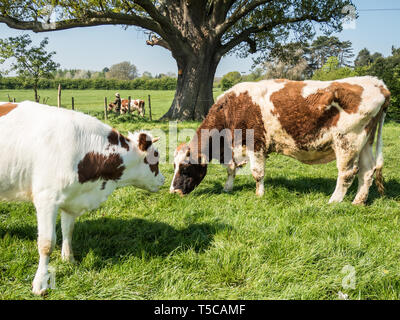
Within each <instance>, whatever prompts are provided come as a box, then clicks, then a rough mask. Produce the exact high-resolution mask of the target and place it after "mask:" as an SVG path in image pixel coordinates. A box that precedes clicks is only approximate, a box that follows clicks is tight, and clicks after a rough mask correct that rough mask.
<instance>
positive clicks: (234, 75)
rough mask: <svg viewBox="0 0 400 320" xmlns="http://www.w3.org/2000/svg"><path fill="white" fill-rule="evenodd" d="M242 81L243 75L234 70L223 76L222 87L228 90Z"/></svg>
mask: <svg viewBox="0 0 400 320" xmlns="http://www.w3.org/2000/svg"><path fill="white" fill-rule="evenodd" d="M241 81H242V75H241V74H240V72H238V71H232V72H229V73H227V74H226V75H224V76H223V77H222V80H221V89H222V90H223V91H226V90H228V89H230V88H232V87H233V86H234V85H235V84H237V83H239V82H241Z"/></svg>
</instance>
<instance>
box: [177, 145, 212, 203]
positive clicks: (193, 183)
mask: <svg viewBox="0 0 400 320" xmlns="http://www.w3.org/2000/svg"><path fill="white" fill-rule="evenodd" d="M196 154H197V153H196ZM174 169H175V172H174V178H173V179H172V183H171V188H170V192H171V193H179V194H180V195H181V196H184V195H187V194H189V193H190V192H192V191H193V190H194V189H195V188H196V187H197V186H198V185H199V184H200V183H201V181H203V179H204V177H205V176H206V174H207V163H206V161H205V160H204V158H203V157H201V156H195V155H192V154H191V152H190V147H189V145H188V144H181V145H180V146H179V147H178V148H176V150H175V158H174Z"/></svg>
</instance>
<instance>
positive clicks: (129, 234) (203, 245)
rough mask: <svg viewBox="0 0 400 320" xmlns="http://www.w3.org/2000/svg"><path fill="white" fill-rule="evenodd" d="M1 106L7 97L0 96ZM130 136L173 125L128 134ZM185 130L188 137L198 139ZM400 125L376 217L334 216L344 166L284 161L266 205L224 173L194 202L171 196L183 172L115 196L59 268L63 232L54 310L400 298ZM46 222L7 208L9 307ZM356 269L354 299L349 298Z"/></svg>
mask: <svg viewBox="0 0 400 320" xmlns="http://www.w3.org/2000/svg"><path fill="white" fill-rule="evenodd" d="M0 100H1V96H0ZM111 123H112V124H113V125H114V126H115V127H116V128H117V129H120V130H121V131H123V132H125V131H127V130H136V129H138V128H147V129H151V128H156V127H157V128H159V127H160V128H162V129H163V130H167V128H168V127H167V124H166V123H157V122H148V121H145V122H129V121H125V122H122V119H120V118H119V119H114V118H113V119H111ZM197 125H198V123H181V124H179V128H196V127H197ZM399 136H400V125H398V124H394V123H389V124H387V125H386V127H385V131H384V139H385V149H384V151H385V162H386V164H385V169H384V175H385V178H386V187H387V194H386V196H385V197H384V198H381V197H379V195H378V193H377V190H376V187H375V186H373V187H372V190H371V194H370V198H369V202H368V205H367V206H365V207H355V206H352V205H351V201H352V200H353V198H354V196H355V193H356V183H355V184H354V185H353V186H352V188H351V189H350V191H349V194H348V195H347V197H346V199H345V202H344V203H342V204H337V205H328V200H329V197H330V195H331V193H332V192H333V190H334V188H335V182H336V181H335V180H336V175H337V172H336V167H335V163H331V164H329V165H322V166H307V165H303V164H301V163H299V162H297V161H295V160H292V159H290V158H286V157H283V156H278V155H273V156H271V157H270V159H269V160H268V161H267V171H266V177H265V185H266V194H265V196H264V197H263V198H257V197H256V196H255V183H254V181H253V178H252V177H251V176H247V175H240V176H238V177H237V180H236V185H235V188H234V191H233V193H231V194H225V193H223V192H222V188H223V185H224V182H225V179H226V173H225V170H224V169H223V168H222V167H221V166H219V165H210V171H209V173H208V175H207V177H206V178H205V180H204V181H203V183H202V184H201V185H200V186H199V187H198V188H197V189H196V190H195V192H193V193H192V194H191V195H189V196H187V197H185V198H183V199H182V198H180V197H178V196H177V195H171V194H169V193H168V189H169V183H170V182H171V179H172V175H173V166H172V165H170V164H165V165H162V166H161V170H162V172H163V173H164V174H165V176H166V178H167V182H166V185H165V186H164V187H163V188H162V190H161V191H160V192H159V193H156V194H149V193H147V192H144V191H141V190H137V189H135V188H133V187H128V188H123V189H119V190H116V191H115V192H114V193H113V194H112V196H110V198H109V200H108V201H107V202H105V203H104V204H103V205H102V206H101V207H100V208H99V209H98V210H96V211H92V212H88V213H87V214H85V215H83V216H82V217H80V218H79V219H78V220H77V224H76V228H75V232H74V239H73V247H74V251H75V257H76V259H77V261H78V263H77V264H76V265H70V264H67V263H63V262H62V261H61V259H60V245H61V240H60V239H61V232H60V222H59V221H58V224H57V237H58V240H57V246H56V250H55V252H54V253H53V255H52V258H51V262H50V265H51V266H52V267H53V268H55V270H56V289H54V290H51V291H50V292H49V295H48V296H47V298H44V299H337V298H338V292H339V291H341V292H343V293H345V294H348V295H349V298H350V299H399V298H400V263H399V261H400V225H399V223H400V222H399V217H400V207H399V201H400V170H399V167H398V165H399V162H398V154H400V145H399V144H398V139H399ZM36 234H37V231H36V216H35V211H34V208H33V206H32V205H31V204H29V203H4V202H3V203H0V299H43V298H38V297H35V296H33V295H32V294H31V291H30V290H31V282H32V280H33V277H34V274H35V271H36V267H37V263H38V254H37V249H36ZM348 265H349V266H353V267H354V268H355V272H356V274H355V289H351V288H343V287H342V281H343V279H344V278H345V277H346V276H347V275H348V273H347V274H346V273H342V269H343V268H344V267H345V266H348Z"/></svg>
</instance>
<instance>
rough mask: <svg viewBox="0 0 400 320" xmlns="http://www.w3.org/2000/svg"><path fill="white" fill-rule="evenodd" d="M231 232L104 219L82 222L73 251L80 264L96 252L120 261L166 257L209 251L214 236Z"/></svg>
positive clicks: (219, 226) (216, 227)
mask: <svg viewBox="0 0 400 320" xmlns="http://www.w3.org/2000/svg"><path fill="white" fill-rule="evenodd" d="M227 228H231V227H229V226H228V225H225V224H221V223H202V224H191V225H189V226H188V227H186V228H184V229H176V228H174V227H172V226H170V225H168V224H166V223H161V222H150V221H147V220H143V219H129V220H121V219H113V218H101V219H97V220H91V221H82V222H78V223H77V224H76V227H75V232H74V239H73V248H74V251H75V257H76V258H77V260H78V261H79V260H81V259H82V258H83V257H85V256H86V255H87V254H88V253H89V251H92V252H93V253H94V254H95V255H96V256H97V257H101V258H102V259H112V260H115V259H116V260H118V259H120V258H121V257H125V256H137V257H144V258H150V257H165V256H168V255H169V254H171V253H172V252H175V251H187V250H194V251H195V252H197V253H200V252H203V251H205V250H207V249H208V248H209V247H210V245H211V243H212V241H213V238H214V235H215V234H216V233H217V232H218V231H220V230H223V229H227Z"/></svg>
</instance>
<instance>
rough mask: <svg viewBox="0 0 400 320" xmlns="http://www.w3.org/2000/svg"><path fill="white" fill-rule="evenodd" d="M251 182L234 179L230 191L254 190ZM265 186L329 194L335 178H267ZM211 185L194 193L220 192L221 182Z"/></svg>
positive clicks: (254, 185) (331, 191)
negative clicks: (233, 184)
mask: <svg viewBox="0 0 400 320" xmlns="http://www.w3.org/2000/svg"><path fill="white" fill-rule="evenodd" d="M250 181H251V182H245V183H240V182H239V181H236V183H235V186H234V188H233V191H232V193H235V192H240V191H254V192H255V191H256V183H255V181H253V180H250ZM264 184H265V188H266V189H268V188H269V187H273V188H285V189H287V190H289V191H294V192H299V193H311V192H322V193H324V194H326V195H331V194H332V193H333V191H334V190H335V186H336V180H335V179H327V178H295V179H291V178H267V179H265V182H264ZM212 185H213V186H212V187H208V188H204V189H201V190H199V191H196V192H195V194H196V195H203V194H220V193H222V192H223V184H221V183H219V182H213V183H212Z"/></svg>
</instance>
